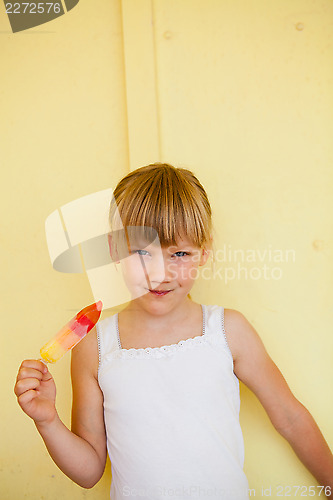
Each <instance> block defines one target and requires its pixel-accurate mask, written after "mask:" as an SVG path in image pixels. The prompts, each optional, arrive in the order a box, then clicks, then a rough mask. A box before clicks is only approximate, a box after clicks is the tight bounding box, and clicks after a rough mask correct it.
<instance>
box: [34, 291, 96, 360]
mask: <svg viewBox="0 0 333 500" xmlns="http://www.w3.org/2000/svg"><path fill="white" fill-rule="evenodd" d="M102 307H103V304H102V301H100V300H99V301H98V302H95V303H94V304H91V305H90V306H87V307H85V308H84V309H82V310H81V311H80V312H78V313H77V315H76V316H74V318H73V319H71V320H70V321H69V322H68V323H67V324H66V325H65V326H64V327H63V328H62V329H61V330H60V331H59V332H58V333H57V335H55V337H53V338H52V339H51V340H50V341H49V342H47V344H45V345H44V346H43V347H42V348H41V350H40V355H41V357H42V360H43V361H45V362H46V363H55V362H56V361H58V359H60V358H62V356H63V355H64V354H66V352H68V351H70V350H71V349H73V347H74V346H76V344H78V343H79V342H80V340H82V339H83V337H85V336H86V335H87V333H88V332H90V330H91V329H92V328H93V327H94V326H95V325H96V323H97V321H98V320H99V317H100V315H101V311H102Z"/></svg>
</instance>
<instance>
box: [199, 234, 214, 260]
mask: <svg viewBox="0 0 333 500" xmlns="http://www.w3.org/2000/svg"><path fill="white" fill-rule="evenodd" d="M212 248H213V237H212V236H211V237H210V241H209V243H208V244H207V245H206V246H205V247H203V248H202V254H201V258H200V262H199V266H204V265H205V264H206V262H207V260H208V259H209V256H210V254H211V253H212Z"/></svg>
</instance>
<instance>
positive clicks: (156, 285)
mask: <svg viewBox="0 0 333 500" xmlns="http://www.w3.org/2000/svg"><path fill="white" fill-rule="evenodd" d="M208 256H209V252H208V251H207V250H204V249H200V248H198V247H195V246H193V244H192V243H191V242H190V241H189V240H187V239H186V238H182V239H179V240H178V241H177V245H175V246H169V247H161V246H159V245H157V244H155V243H151V244H149V245H147V246H144V245H140V244H137V243H136V244H135V245H133V244H132V245H131V247H130V249H129V257H127V258H125V259H123V260H121V266H122V272H123V277H124V280H125V283H126V285H127V287H128V289H129V291H130V293H131V296H132V299H137V300H139V301H140V303H142V304H144V305H145V307H148V308H149V310H150V311H151V312H156V313H158V312H163V311H164V312H166V310H168V309H170V308H172V306H173V305H178V304H179V303H180V301H181V300H182V299H184V298H186V296H187V295H188V293H189V292H190V290H191V288H192V286H193V284H194V281H195V279H196V277H197V274H198V267H199V266H202V265H204V264H205V263H206V261H207V259H208Z"/></svg>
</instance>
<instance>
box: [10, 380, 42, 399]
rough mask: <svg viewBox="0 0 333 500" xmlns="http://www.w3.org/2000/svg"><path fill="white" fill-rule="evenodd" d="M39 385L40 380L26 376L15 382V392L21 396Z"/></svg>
mask: <svg viewBox="0 0 333 500" xmlns="http://www.w3.org/2000/svg"><path fill="white" fill-rule="evenodd" d="M39 386H40V381H39V380H38V379H37V378H25V379H22V380H19V381H18V382H17V383H16V384H15V387H14V392H15V394H16V396H17V397H19V396H21V395H22V394H24V393H25V392H27V391H30V390H35V389H37V388H38V387H39Z"/></svg>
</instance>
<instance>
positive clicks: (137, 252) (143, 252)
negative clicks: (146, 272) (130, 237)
mask: <svg viewBox="0 0 333 500" xmlns="http://www.w3.org/2000/svg"><path fill="white" fill-rule="evenodd" d="M132 253H136V254H138V255H149V252H147V250H133V252H132Z"/></svg>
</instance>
